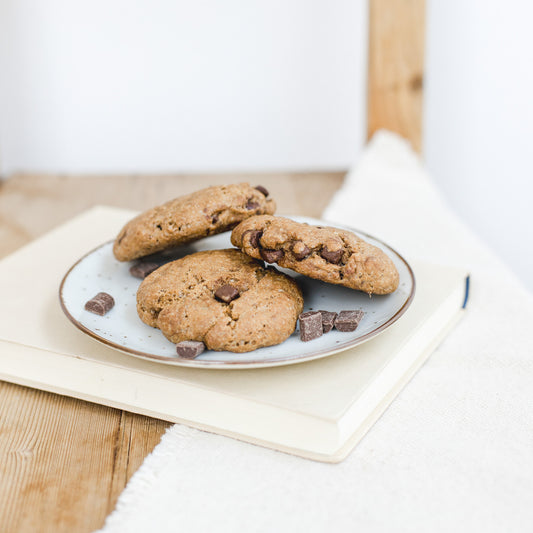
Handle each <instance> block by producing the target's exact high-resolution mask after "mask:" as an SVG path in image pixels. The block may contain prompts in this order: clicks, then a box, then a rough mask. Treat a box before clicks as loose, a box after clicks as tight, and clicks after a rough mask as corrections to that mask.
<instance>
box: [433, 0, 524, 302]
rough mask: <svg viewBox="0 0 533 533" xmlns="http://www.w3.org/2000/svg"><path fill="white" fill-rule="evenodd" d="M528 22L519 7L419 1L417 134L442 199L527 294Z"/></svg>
mask: <svg viewBox="0 0 533 533" xmlns="http://www.w3.org/2000/svg"><path fill="white" fill-rule="evenodd" d="M532 20H533V4H532V3H531V2H527V1H526V0H522V1H520V0H508V1H506V2H502V1H499V0H468V1H464V0H451V1H447V2H439V1H438V0H430V1H429V4H428V27H427V31H428V38H427V61H426V63H427V68H426V72H427V76H426V80H427V83H426V91H425V98H426V100H425V135H424V152H425V157H426V162H427V165H428V167H429V169H430V171H431V172H432V174H433V176H435V178H436V179H437V182H438V184H439V186H440V187H441V189H442V190H443V192H444V194H445V195H446V196H447V197H448V198H449V200H450V202H451V203H452V204H453V206H454V207H455V209H456V211H457V212H458V213H459V214H460V215H461V216H462V217H463V218H464V219H466V220H467V221H468V222H469V223H470V225H471V226H472V227H473V228H474V229H475V230H476V231H477V232H478V233H479V234H480V235H481V236H482V237H483V238H484V239H485V240H486V241H487V242H488V243H489V244H490V245H491V246H492V247H493V248H494V249H495V250H496V251H497V252H499V254H500V255H502V256H503V258H504V259H506V260H507V261H508V263H509V264H510V266H511V267H512V268H513V269H514V270H515V272H516V273H518V274H519V275H520V276H521V278H522V279H523V280H524V282H525V283H526V284H527V286H528V287H529V288H530V289H533V148H532V145H533V31H532V27H531V21H532ZM509 297H510V298H512V295H509Z"/></svg>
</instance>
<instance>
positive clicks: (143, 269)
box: [130, 262, 160, 279]
mask: <svg viewBox="0 0 533 533" xmlns="http://www.w3.org/2000/svg"><path fill="white" fill-rule="evenodd" d="M159 266H160V265H158V264H157V263H142V262H141V263H137V264H136V265H133V266H132V267H131V268H130V274H131V275H132V276H133V277H135V278H140V279H144V278H145V277H146V276H148V274H151V273H152V272H153V271H154V270H157V269H158V268H159Z"/></svg>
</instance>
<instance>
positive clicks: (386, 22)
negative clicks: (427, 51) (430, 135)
mask: <svg viewBox="0 0 533 533" xmlns="http://www.w3.org/2000/svg"><path fill="white" fill-rule="evenodd" d="M369 11H370V22H369V50H368V102H367V109H368V111H367V115H368V116H367V135H368V138H370V137H371V136H372V135H373V134H374V132H375V131H376V130H379V129H381V128H386V129H388V130H391V131H394V132H396V133H399V134H400V135H402V136H403V137H405V138H406V139H408V140H409V141H410V142H411V144H412V145H413V147H414V148H415V150H417V151H419V152H420V151H421V149H422V94H423V87H424V32H425V0H369Z"/></svg>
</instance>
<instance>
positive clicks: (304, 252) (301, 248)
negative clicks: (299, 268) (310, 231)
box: [292, 241, 311, 261]
mask: <svg viewBox="0 0 533 533" xmlns="http://www.w3.org/2000/svg"><path fill="white" fill-rule="evenodd" d="M292 253H293V255H294V258H295V259H296V260H297V261H302V259H305V258H306V257H309V254H310V253H311V250H310V249H309V248H308V246H307V245H306V244H304V243H303V242H302V241H295V242H294V243H293V245H292Z"/></svg>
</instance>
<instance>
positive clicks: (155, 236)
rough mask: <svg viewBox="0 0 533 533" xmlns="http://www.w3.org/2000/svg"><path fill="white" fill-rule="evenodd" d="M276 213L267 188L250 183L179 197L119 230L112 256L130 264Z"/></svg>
mask: <svg viewBox="0 0 533 533" xmlns="http://www.w3.org/2000/svg"><path fill="white" fill-rule="evenodd" d="M275 210H276V204H275V203H274V200H272V199H271V198H268V191H267V190H266V189H265V188H264V187H261V186H259V187H257V188H254V187H251V186H250V185H249V184H248V183H240V184H236V185H222V186H217V187H209V188H207V189H202V190H201V191H197V192H195V193H192V194H188V195H186V196H180V197H179V198H175V199H174V200H171V201H170V202H166V203H165V204H163V205H160V206H157V207H154V208H152V209H150V210H148V211H145V212H144V213H141V214H140V215H139V216H137V217H135V218H134V219H133V220H130V221H129V222H128V223H127V224H126V225H125V226H124V227H123V228H122V230H121V231H120V233H119V234H118V236H117V238H116V239H115V244H114V246H113V253H114V254H115V257H116V258H117V259H118V260H119V261H131V260H133V259H137V258H139V257H144V256H146V255H150V254H153V253H155V252H160V251H162V250H165V249H167V248H172V247H174V246H179V245H181V244H186V243H188V242H192V241H195V240H198V239H201V238H203V237H207V236H208V235H214V234H216V233H222V232H224V231H228V230H230V229H232V228H233V227H235V226H236V225H237V224H238V223H239V222H241V221H242V220H244V219H246V218H248V217H250V216H253V215H261V214H272V213H274V211H275Z"/></svg>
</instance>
